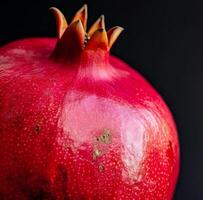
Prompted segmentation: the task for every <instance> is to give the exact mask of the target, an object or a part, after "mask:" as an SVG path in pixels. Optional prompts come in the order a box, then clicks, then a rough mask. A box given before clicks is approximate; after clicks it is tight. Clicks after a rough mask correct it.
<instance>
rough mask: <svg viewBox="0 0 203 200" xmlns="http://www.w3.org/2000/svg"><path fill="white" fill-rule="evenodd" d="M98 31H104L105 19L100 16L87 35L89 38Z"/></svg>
mask: <svg viewBox="0 0 203 200" xmlns="http://www.w3.org/2000/svg"><path fill="white" fill-rule="evenodd" d="M98 29H105V17H104V15H101V16H100V17H99V18H98V19H97V21H96V22H95V23H94V24H93V25H92V26H91V28H90V29H89V32H88V35H89V36H90V37H91V36H92V35H93V33H94V32H95V31H96V30H98Z"/></svg>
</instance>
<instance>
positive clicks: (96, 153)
mask: <svg viewBox="0 0 203 200" xmlns="http://www.w3.org/2000/svg"><path fill="white" fill-rule="evenodd" d="M101 155H102V151H101V150H99V149H95V150H94V152H93V159H94V160H95V159H97V158H98V157H100V156H101Z"/></svg>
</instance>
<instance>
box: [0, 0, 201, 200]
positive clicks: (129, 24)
mask: <svg viewBox="0 0 203 200" xmlns="http://www.w3.org/2000/svg"><path fill="white" fill-rule="evenodd" d="M84 3H88V6H89V22H88V23H89V25H90V24H92V23H93V21H94V20H95V19H96V18H97V17H99V15H100V14H105V16H106V24H107V27H108V28H110V27H111V26H114V25H120V26H123V27H124V28H125V32H123V34H122V36H121V37H120V38H119V40H118V41H117V43H116V45H114V47H113V49H112V53H113V54H115V55H119V57H120V58H122V59H123V60H125V61H126V62H127V63H129V64H130V65H131V66H133V67H134V68H135V69H136V70H138V71H139V72H140V73H142V74H143V75H144V76H145V77H146V78H147V79H148V80H149V81H150V82H151V83H152V85H153V86H154V87H155V88H156V89H157V90H158V91H159V92H160V94H161V95H162V96H163V98H164V99H165V101H166V102H167V104H168V105H169V107H170V108H171V110H172V112H173V114H174V117H175V120H176V122H177V126H178V130H179V139H180V145H181V173H180V177H179V182H178V185H177V189H176V193H175V197H174V199H175V200H203V145H202V140H203V130H202V129H203V128H202V126H203V117H202V115H203V105H202V103H203V1H198V0H193V1H192V0H191V1H178V0H177V1H172V0H171V1H164V0H162V1H161V0H160V1H155V0H154V1H152V0H151V1H149V2H147V1H144V0H138V1H133V0H125V1H124V0H117V1H113V0H101V1H98V0H92V1H79V0H52V1H48V0H33V1H32V0H27V1H22V0H18V1H14V0H7V1H3V0H1V1H0V45H3V44H6V43H7V42H10V41H13V40H16V39H20V38H24V37H33V36H55V35H56V30H55V21H54V18H53V16H52V15H51V14H50V12H49V10H48V8H49V7H50V6H56V7H58V8H60V9H61V10H62V11H63V12H64V14H65V15H66V17H67V18H68V19H71V17H72V16H73V14H74V12H75V11H76V10H77V9H78V8H80V7H81V6H82V5H83V4H84Z"/></svg>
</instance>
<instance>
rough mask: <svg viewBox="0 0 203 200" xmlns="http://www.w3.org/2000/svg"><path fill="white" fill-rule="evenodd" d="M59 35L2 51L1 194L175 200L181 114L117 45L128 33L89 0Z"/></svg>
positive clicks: (28, 199) (9, 198)
mask: <svg viewBox="0 0 203 200" xmlns="http://www.w3.org/2000/svg"><path fill="white" fill-rule="evenodd" d="M51 11H52V12H53V13H54V15H55V17H56V22H57V33H58V38H57V39H53V38H32V39H23V40H20V41H16V42H12V43H10V44H8V45H6V46H4V47H2V48H1V49H0V199H1V200H14V199H15V200H34V199H35V200H36V199H38V200H39V199H41V200H42V199H46V200H53V199H56V200H66V199H73V200H82V199H84V200H94V199H98V200H113V199H115V200H133V199H134V200H171V199H172V196H173V192H174V189H175V185H176V181H177V176H178V171H179V144H178V138H177V131H176V127H175V123H174V120H173V118H172V115H171V113H170V111H169V109H168V108H167V106H166V104H165V103H164V101H163V100H162V98H161V97H160V95H159V94H158V93H157V92H156V91H155V89H153V87H152V86H151V85H150V84H149V83H148V82H147V81H146V80H145V79H144V78H143V77H142V76H141V75H140V74H139V73H138V72H136V71H134V70H133V69H132V68H131V67H129V66H128V65H127V64H126V63H124V62H123V61H121V60H120V59H118V58H116V57H114V56H112V55H110V53H109V51H110V49H111V47H112V45H113V44H114V42H115V41H116V39H117V38H118V36H119V34H120V33H121V32H122V30H123V29H122V28H121V27H113V28H111V29H110V30H109V31H106V30H105V23H104V16H101V17H100V18H99V19H98V20H97V21H96V22H95V23H94V24H93V26H92V27H91V28H90V29H89V31H88V32H87V31H86V24H87V6H86V5H85V6H83V7H82V8H81V9H80V10H79V11H78V12H77V13H76V14H75V16H74V17H73V20H72V22H71V23H70V24H69V25H68V23H67V21H66V19H65V17H64V15H63V14H62V13H61V12H60V11H59V10H58V9H57V8H51Z"/></svg>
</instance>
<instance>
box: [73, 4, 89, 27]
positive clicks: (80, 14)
mask: <svg viewBox="0 0 203 200" xmlns="http://www.w3.org/2000/svg"><path fill="white" fill-rule="evenodd" d="M87 17H88V12H87V5H86V4H85V5H84V6H83V7H82V8H81V9H80V10H78V11H77V12H76V14H75V15H74V17H73V19H72V22H71V23H73V22H75V21H77V20H81V22H82V24H83V27H84V30H85V31H86V28H87Z"/></svg>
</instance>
